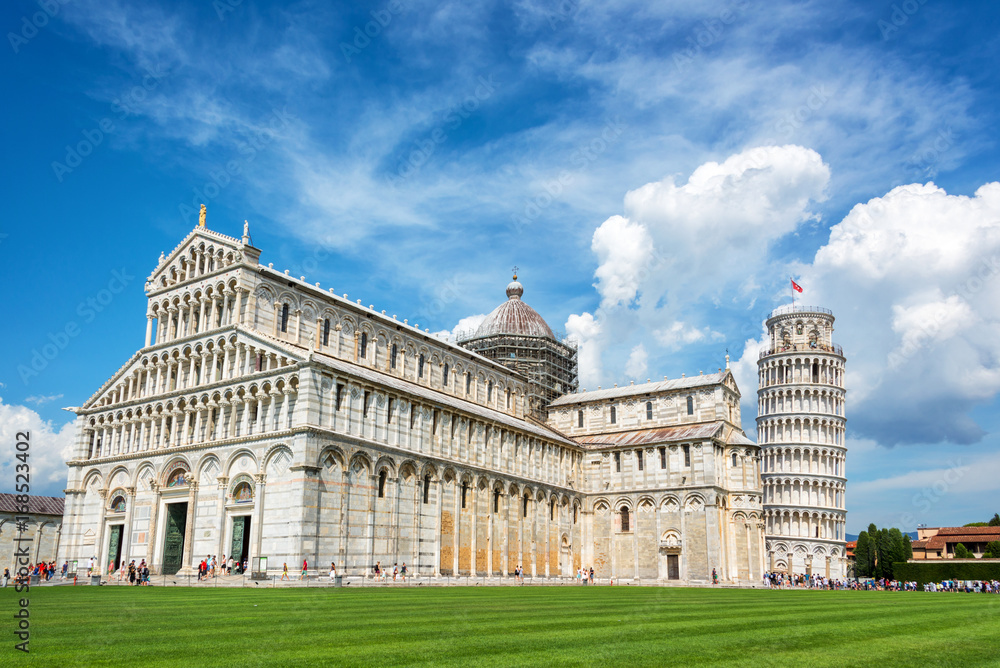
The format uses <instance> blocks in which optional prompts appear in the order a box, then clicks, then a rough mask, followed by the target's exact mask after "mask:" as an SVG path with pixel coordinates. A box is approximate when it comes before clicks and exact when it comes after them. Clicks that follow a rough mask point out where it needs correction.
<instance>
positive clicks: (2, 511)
mask: <svg viewBox="0 0 1000 668" xmlns="http://www.w3.org/2000/svg"><path fill="white" fill-rule="evenodd" d="M19 505H20V504H18V503H17V498H16V497H15V496H14V495H13V494H0V573H3V569H4V568H9V569H10V572H11V574H14V573H15V572H16V569H15V568H14V565H15V559H14V556H15V555H14V553H15V550H17V548H18V547H21V548H22V549H24V548H27V550H28V556H29V558H30V559H31V563H32V565H34V564H37V563H38V562H40V561H52V560H54V559H55V558H56V553H57V552H58V551H59V537H60V534H61V532H62V516H63V505H64V499H60V498H57V497H54V496H34V495H32V496H30V497H28V513H27V517H28V521H27V522H26V523H25V525H24V526H23V527H19V526H18V524H17V519H16V518H17V517H20V516H23V513H20V512H18V507H19Z"/></svg>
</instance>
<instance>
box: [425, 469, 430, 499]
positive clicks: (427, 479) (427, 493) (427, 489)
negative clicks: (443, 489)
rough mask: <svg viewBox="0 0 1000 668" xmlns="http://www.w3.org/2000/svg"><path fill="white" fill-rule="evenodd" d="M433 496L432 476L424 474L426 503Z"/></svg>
mask: <svg viewBox="0 0 1000 668" xmlns="http://www.w3.org/2000/svg"><path fill="white" fill-rule="evenodd" d="M430 496H431V477H430V475H425V476H424V503H427V502H428V501H429V500H430Z"/></svg>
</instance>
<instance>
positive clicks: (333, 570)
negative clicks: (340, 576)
mask: <svg viewBox="0 0 1000 668" xmlns="http://www.w3.org/2000/svg"><path fill="white" fill-rule="evenodd" d="M336 579H337V564H335V563H334V562H332V561H331V562H330V582H333V581H334V580H336Z"/></svg>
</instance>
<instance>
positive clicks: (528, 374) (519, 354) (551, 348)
mask: <svg viewBox="0 0 1000 668" xmlns="http://www.w3.org/2000/svg"><path fill="white" fill-rule="evenodd" d="M456 338H457V343H458V345H460V346H462V347H463V348H466V349H467V350H471V351H473V352H475V353H478V354H480V355H482V356H483V357H485V358H487V359H490V360H493V361H495V362H498V363H500V364H503V365H504V366H505V367H507V368H508V369H511V370H512V371H516V372H517V373H519V374H521V375H522V376H524V377H525V378H527V379H528V388H529V389H528V403H527V408H528V414H529V415H531V416H532V417H534V418H536V419H538V420H542V421H544V420H545V419H546V417H547V410H548V405H549V404H550V403H551V402H552V401H553V400H554V399H556V398H557V397H561V396H562V395H564V394H571V393H573V392H576V390H577V387H578V385H579V380H578V377H577V346H576V344H574V343H573V342H571V341H566V342H564V341H559V340H555V339H549V338H548V337H539V336H519V335H516V334H493V335H491V336H480V337H478V338H477V337H476V335H475V332H464V333H462V334H459V335H458V336H457V337H456Z"/></svg>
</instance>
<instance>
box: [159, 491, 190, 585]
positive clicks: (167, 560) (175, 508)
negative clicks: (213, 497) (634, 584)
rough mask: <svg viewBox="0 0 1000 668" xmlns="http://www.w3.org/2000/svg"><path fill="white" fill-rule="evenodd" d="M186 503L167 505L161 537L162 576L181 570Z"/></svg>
mask: <svg viewBox="0 0 1000 668" xmlns="http://www.w3.org/2000/svg"><path fill="white" fill-rule="evenodd" d="M187 506H188V504H186V503H170V504H167V530H166V532H165V533H166V535H165V536H164V537H163V574H164V575H173V574H174V573H176V572H177V571H179V570H180V569H181V562H182V561H183V559H184V529H185V525H186V524H187Z"/></svg>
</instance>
